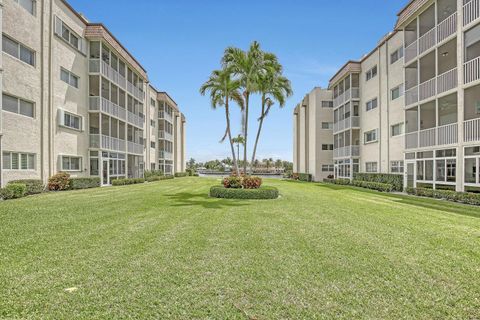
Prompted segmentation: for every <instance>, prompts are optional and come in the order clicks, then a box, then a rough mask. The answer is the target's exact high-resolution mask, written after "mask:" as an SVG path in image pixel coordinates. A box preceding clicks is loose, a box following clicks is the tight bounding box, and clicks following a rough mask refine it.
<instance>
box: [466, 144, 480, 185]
mask: <svg viewBox="0 0 480 320" xmlns="http://www.w3.org/2000/svg"><path fill="white" fill-rule="evenodd" d="M464 161H465V168H464V178H465V183H466V184H480V173H479V171H478V168H479V166H480V147H469V148H465V160H464Z"/></svg>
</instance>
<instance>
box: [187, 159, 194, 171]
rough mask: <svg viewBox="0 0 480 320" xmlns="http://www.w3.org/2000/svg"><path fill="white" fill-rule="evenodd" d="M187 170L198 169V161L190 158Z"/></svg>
mask: <svg viewBox="0 0 480 320" xmlns="http://www.w3.org/2000/svg"><path fill="white" fill-rule="evenodd" d="M187 168H188V169H195V168H196V161H195V159H193V158H190V160H188V162H187Z"/></svg>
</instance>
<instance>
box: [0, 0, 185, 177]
mask: <svg viewBox="0 0 480 320" xmlns="http://www.w3.org/2000/svg"><path fill="white" fill-rule="evenodd" d="M0 28H1V34H2V46H1V49H2V55H1V56H0V77H1V81H0V86H1V87H0V91H1V92H2V99H1V100H2V101H1V104H0V108H1V110H2V111H1V112H0V139H1V140H0V157H1V161H0V163H1V167H0V179H1V181H0V182H1V185H5V184H6V183H7V182H8V181H11V180H16V179H42V180H44V181H46V180H47V179H48V177H49V176H51V175H53V174H55V173H57V172H59V171H65V172H69V173H70V174H71V175H72V176H76V177H86V176H98V177H101V181H102V185H109V184H111V181H112V180H113V179H118V178H124V177H141V176H142V175H143V172H144V170H146V169H164V168H165V163H164V161H162V160H163V159H162V157H161V153H162V152H165V151H166V150H165V148H164V147H163V146H165V144H162V141H166V140H167V139H169V141H181V143H183V144H181V143H180V142H179V143H178V147H177V148H176V149H172V152H173V151H174V152H183V153H184V152H185V147H184V141H185V137H184V136H181V137H180V136H178V134H185V118H184V117H183V115H182V114H181V112H180V111H179V109H178V106H176V104H174V103H173V106H172V110H170V113H171V115H172V118H171V119H164V118H160V116H161V115H162V114H163V111H164V110H165V109H166V107H165V106H164V105H163V101H164V96H165V95H166V93H164V92H159V91H157V90H156V89H154V88H153V87H152V86H151V85H150V84H149V81H148V75H147V71H146V70H145V69H144V68H143V67H142V65H141V64H140V63H139V62H138V61H137V60H136V59H135V57H133V56H132V55H131V54H130V53H129V52H128V50H127V49H126V48H125V47H124V46H123V45H122V44H121V43H120V42H119V41H118V40H117V38H115V36H114V35H112V34H111V32H110V31H109V30H108V29H107V28H106V27H105V26H104V25H102V24H100V23H91V22H89V21H88V20H87V19H86V18H85V17H84V16H82V15H80V14H79V13H77V12H76V11H75V10H74V9H73V8H72V7H71V6H70V5H69V4H68V3H67V2H66V1H64V0H44V1H35V0H0ZM172 101H173V100H172ZM173 108H174V109H173ZM176 117H177V118H180V120H179V121H177V122H174V121H175V119H176ZM162 121H166V122H169V123H170V125H171V127H168V128H167V126H166V125H163V126H161V125H160V123H161V122H162ZM174 126H178V127H179V128H180V129H179V130H177V131H174V128H175V127H174ZM164 131H165V132H164ZM167 132H168V133H169V134H171V135H172V136H169V137H166V135H167ZM172 143H173V142H172ZM171 158H172V161H173V162H172V163H171V166H170V167H169V170H165V171H166V172H168V173H174V172H178V171H184V169H185V165H184V164H182V163H176V161H183V160H184V159H185V155H184V154H179V155H177V154H175V156H171Z"/></svg>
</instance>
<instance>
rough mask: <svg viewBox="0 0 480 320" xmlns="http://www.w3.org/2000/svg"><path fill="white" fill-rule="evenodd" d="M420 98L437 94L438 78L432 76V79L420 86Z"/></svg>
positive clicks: (423, 98)
mask: <svg viewBox="0 0 480 320" xmlns="http://www.w3.org/2000/svg"><path fill="white" fill-rule="evenodd" d="M418 88H419V90H418V91H419V94H418V95H419V100H420V101H422V100H425V99H428V98H430V97H433V96H434V95H435V93H436V92H435V91H436V90H435V89H436V78H432V79H430V80H427V81H425V82H424V83H421V84H420V85H419V86H418Z"/></svg>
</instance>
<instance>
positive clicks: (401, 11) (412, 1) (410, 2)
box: [397, 0, 417, 17]
mask: <svg viewBox="0 0 480 320" xmlns="http://www.w3.org/2000/svg"><path fill="white" fill-rule="evenodd" d="M415 1H417V0H410V1H409V2H408V3H407V4H406V5H405V6H404V7H403V8H402V9H400V11H398V13H397V17H398V16H400V15H401V14H402V13H403V12H404V11H405V10H407V9H408V7H410V5H411V4H412V3H414V2H415Z"/></svg>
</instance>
